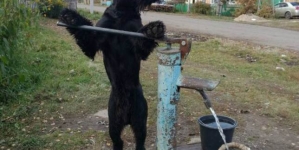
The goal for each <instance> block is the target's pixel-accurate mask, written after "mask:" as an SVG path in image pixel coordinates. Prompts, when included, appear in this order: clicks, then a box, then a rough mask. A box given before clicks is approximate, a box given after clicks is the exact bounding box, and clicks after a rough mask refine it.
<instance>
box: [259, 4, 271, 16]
mask: <svg viewBox="0 0 299 150" xmlns="http://www.w3.org/2000/svg"><path fill="white" fill-rule="evenodd" d="M272 12H273V9H272V6H271V4H264V5H262V7H261V9H260V10H259V11H258V12H257V15H258V16H260V17H264V18H270V17H273V13H272Z"/></svg>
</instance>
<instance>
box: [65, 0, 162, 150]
mask: <svg viewBox="0 0 299 150" xmlns="http://www.w3.org/2000/svg"><path fill="white" fill-rule="evenodd" d="M155 1H156V0H114V1H113V4H112V5H111V6H109V7H108V8H107V9H106V11H105V12H104V14H103V16H102V18H101V19H100V20H99V21H98V22H97V24H96V26H98V27H105V28H111V29H117V30H125V31H132V32H139V33H143V34H144V35H146V36H147V37H149V38H134V37H130V36H125V35H116V34H111V33H103V32H95V31H87V30H80V29H73V28H67V30H68V31H69V32H70V33H71V34H72V35H73V36H74V37H75V39H76V42H77V44H78V45H79V46H80V48H81V49H82V51H83V52H84V54H85V55H86V56H88V57H89V58H91V59H93V58H94V56H95V54H96V52H97V51H99V50H101V51H102V53H103V57H104V64H105V69H106V72H107V75H108V77H109V80H110V82H111V85H112V89H111V94H110V99H109V104H108V114H109V134H110V137H111V139H112V141H113V149H114V150H118V149H123V141H122V139H121V132H122V130H123V128H124V127H125V126H126V125H129V124H130V125H131V127H132V130H133V132H134V135H135V139H136V149H137V150H143V149H145V147H144V143H145V138H146V123H147V102H146V100H145V98H144V96H143V91H142V87H141V85H140V81H139V70H140V62H141V60H146V59H147V57H148V56H149V54H150V53H151V52H152V51H153V49H154V48H155V47H156V46H157V45H158V44H157V43H156V42H155V41H154V40H153V39H161V38H163V37H164V34H165V26H164V24H163V23H162V22H161V21H156V22H151V23H149V24H147V25H145V26H143V25H142V22H141V17H140V11H142V10H143V9H144V8H146V7H147V6H149V5H151V3H153V2H155ZM60 21H61V22H63V23H66V24H69V25H74V26H79V25H89V26H92V23H91V22H90V21H89V20H87V19H85V18H84V17H82V16H80V15H79V14H78V13H76V12H75V11H72V10H69V9H64V10H63V11H62V12H61V15H60Z"/></svg>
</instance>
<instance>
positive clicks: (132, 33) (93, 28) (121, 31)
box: [57, 21, 148, 38]
mask: <svg viewBox="0 0 299 150" xmlns="http://www.w3.org/2000/svg"><path fill="white" fill-rule="evenodd" d="M57 26H62V27H68V28H75V29H83V30H91V31H98V32H107V33H112V34H121V35H129V36H135V37H140V38H148V37H146V36H145V35H143V34H142V33H137V32H130V31H123V30H115V29H108V28H102V27H94V26H87V25H82V26H71V25H68V24H65V23H62V22H59V21H58V22H57Z"/></svg>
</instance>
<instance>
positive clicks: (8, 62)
mask: <svg viewBox="0 0 299 150" xmlns="http://www.w3.org/2000/svg"><path fill="white" fill-rule="evenodd" d="M37 19H38V17H37V14H35V13H33V11H32V10H31V9H30V8H29V7H25V6H24V5H22V4H20V3H19V1H18V0H1V1H0V20H1V21H0V37H1V38H0V103H2V102H6V101H7V100H8V99H10V98H13V97H15V96H16V95H17V94H18V92H20V89H21V88H23V87H24V85H25V84H26V81H28V78H30V77H29V75H28V74H27V70H26V69H25V68H23V67H21V66H22V64H23V62H22V59H23V58H22V54H21V53H22V52H24V51H26V49H27V48H29V47H30V45H31V43H30V42H31V41H30V40H31V37H32V34H31V33H30V32H29V29H31V28H34V27H36V24H35V23H36V22H37Z"/></svg>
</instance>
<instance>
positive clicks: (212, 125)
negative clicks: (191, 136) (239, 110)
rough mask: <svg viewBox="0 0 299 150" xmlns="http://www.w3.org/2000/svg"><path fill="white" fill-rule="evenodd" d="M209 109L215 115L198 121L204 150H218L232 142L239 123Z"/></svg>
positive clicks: (203, 117)
mask: <svg viewBox="0 0 299 150" xmlns="http://www.w3.org/2000/svg"><path fill="white" fill-rule="evenodd" d="M209 109H210V111H211V112H212V114H213V115H207V116H202V117H200V118H199V119H198V123H199V125H200V137H201V145H202V149H203V150H218V149H219V148H220V147H221V146H222V144H225V143H230V142H232V138H233V133H234V129H235V127H236V126H237V122H236V121H235V120H234V119H232V118H229V117H226V116H219V115H216V113H215V111H214V110H213V109H212V108H209ZM215 117H216V118H215ZM217 122H218V125H217ZM226 149H228V146H227V147H226Z"/></svg>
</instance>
